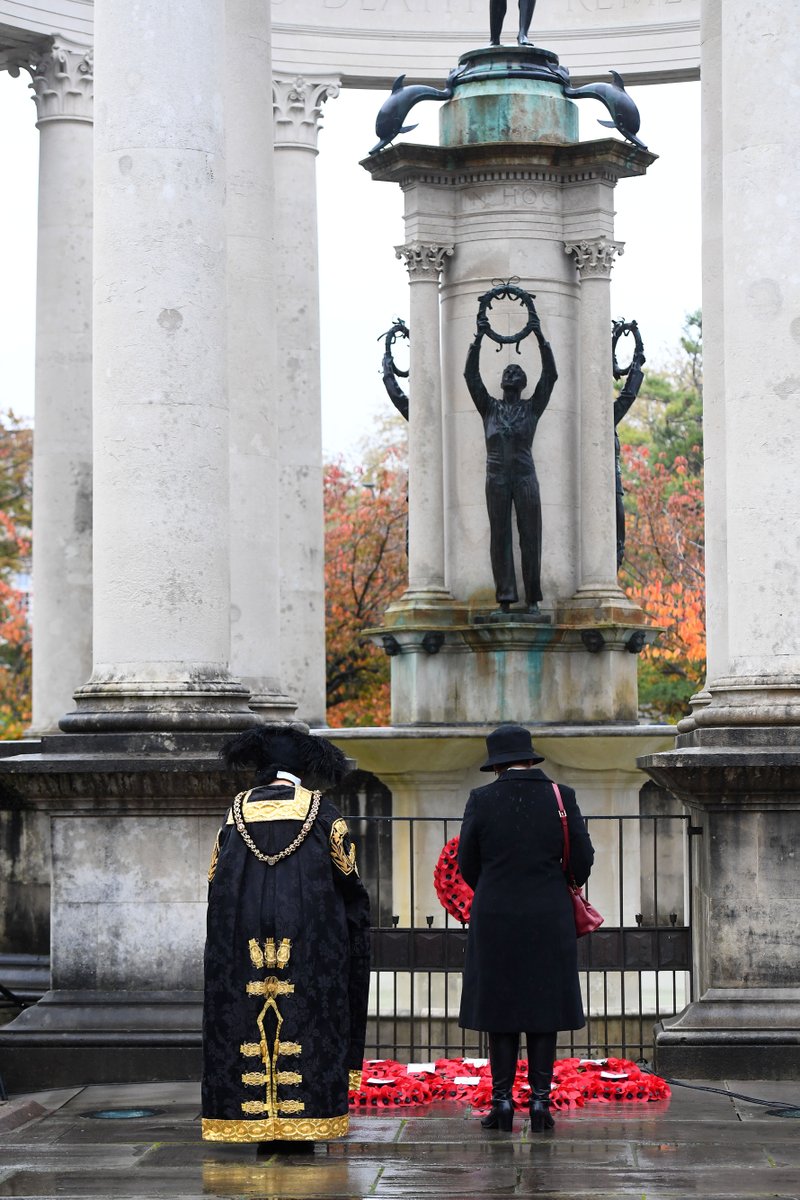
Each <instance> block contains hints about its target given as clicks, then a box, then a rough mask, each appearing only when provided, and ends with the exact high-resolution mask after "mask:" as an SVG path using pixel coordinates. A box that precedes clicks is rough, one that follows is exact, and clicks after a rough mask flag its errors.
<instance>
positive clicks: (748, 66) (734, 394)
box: [642, 0, 800, 1079]
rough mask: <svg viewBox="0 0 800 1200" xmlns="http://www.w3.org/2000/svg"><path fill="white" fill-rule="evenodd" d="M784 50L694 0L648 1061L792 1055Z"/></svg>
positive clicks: (793, 475) (792, 343) (719, 8)
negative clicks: (691, 659)
mask: <svg viewBox="0 0 800 1200" xmlns="http://www.w3.org/2000/svg"><path fill="white" fill-rule="evenodd" d="M798 54H800V28H798V25H797V21H796V14H795V10H794V7H793V6H792V5H789V4H779V3H768V4H765V5H761V6H759V7H754V6H752V5H750V4H746V3H745V2H744V0H725V2H724V4H723V3H722V0H706V3H705V4H704V13H703V71H702V78H703V116H704V143H705V146H706V148H707V149H708V148H712V153H710V154H708V155H704V161H703V170H704V175H703V187H704V208H703V216H704V226H705V227H704V248H703V275H704V280H703V292H704V295H703V302H704V310H705V306H706V302H708V310H709V320H708V323H707V324H706V325H705V328H704V342H705V351H706V358H707V361H708V363H709V368H710V370H709V375H708V381H707V386H706V391H705V395H704V410H705V426H706V436H707V437H708V441H707V443H706V541H707V546H708V557H707V572H706V583H707V591H708V605H707V621H708V645H709V657H708V676H707V688H706V693H705V694H702V693H701V695H700V696H699V697H697V698H696V701H695V705H694V711H693V713H692V716H691V717H690V718H689V719H688V720H686V721H685V722H682V723H681V726H680V728H681V734H680V736H679V737H678V741H677V746H676V749H675V750H674V751H672V752H670V753H667V754H659V755H654V756H651V757H649V758H645V759H643V760H642V765H643V766H644V767H645V768H646V769H647V770H648V771H649V772H650V774H651V775H652V776H653V777H654V778H655V779H656V781H657V782H660V783H662V784H663V785H664V786H665V787H668V788H669V789H670V791H672V792H673V793H674V794H676V795H677V796H679V797H680V798H681V799H682V800H683V801H684V802H685V803H686V804H687V806H688V807H689V810H690V812H691V815H692V823H693V825H694V826H695V828H696V830H697V832H698V836H697V837H696V838H695V839H694V914H695V931H694V945H695V958H696V983H695V998H694V1002H693V1003H692V1004H690V1005H689V1007H688V1008H687V1009H686V1010H685V1011H684V1012H683V1013H682V1014H681V1015H680V1016H679V1017H677V1018H675V1019H674V1020H670V1021H665V1022H664V1023H663V1025H662V1026H661V1027H660V1028H659V1029H658V1032H657V1037H656V1056H657V1064H658V1066H659V1069H661V1070H663V1071H665V1072H667V1073H673V1074H679V1073H689V1074H693V1075H695V1076H702V1077H704V1078H709V1077H710V1076H711V1075H713V1076H714V1077H715V1078H719V1077H721V1076H722V1075H727V1076H728V1077H733V1078H740V1079H747V1078H751V1079H752V1078H761V1079H764V1078H782V1077H783V1078H796V1075H797V1072H798V1070H800V988H799V987H798V976H797V937H796V930H797V927H798V921H800V873H798V870H797V851H798V846H799V845H800V753H799V752H798V744H799V742H800V624H798V620H797V593H798V586H799V585H800V569H799V568H798V561H799V560H798V535H797V531H798V528H800V488H798V484H797V462H798V458H799V457H800V435H799V434H798V425H797V406H798V400H800V379H799V378H798V371H797V348H798V341H800V275H798V272H797V269H796V262H797V259H798V255H800V226H799V225H798V222H797V218H796V204H795V203H794V197H796V196H797V194H798V189H800V134H799V133H798V129H797V123H796V122H795V121H794V120H793V119H792V117H793V114H792V109H791V102H790V99H789V93H788V92H781V91H780V89H777V91H776V90H775V89H764V87H763V80H764V79H765V78H771V77H776V75H777V74H778V73H780V72H781V71H782V70H785V68H786V66H787V65H788V64H790V63H794V62H796V61H797V57H798ZM776 97H777V99H776ZM777 248H779V251H778V252H776V249H777Z"/></svg>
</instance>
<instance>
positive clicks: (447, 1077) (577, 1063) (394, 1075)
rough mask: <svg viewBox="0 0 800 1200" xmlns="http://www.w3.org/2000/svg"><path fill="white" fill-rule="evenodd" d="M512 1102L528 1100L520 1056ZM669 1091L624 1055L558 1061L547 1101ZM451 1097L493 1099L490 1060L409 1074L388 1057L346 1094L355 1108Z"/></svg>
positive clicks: (574, 1102)
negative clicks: (359, 1085)
mask: <svg viewBox="0 0 800 1200" xmlns="http://www.w3.org/2000/svg"><path fill="white" fill-rule="evenodd" d="M431 1066H432V1067H433V1070H430V1069H429V1068H430V1067H431ZM513 1096H514V1105H515V1107H516V1108H519V1109H525V1108H527V1106H528V1104H529V1102H530V1087H529V1085H528V1063H527V1061H526V1060H525V1059H521V1060H520V1062H519V1063H518V1065H517V1074H516V1078H515V1080H514V1090H513ZM669 1096H670V1089H669V1086H668V1084H667V1083H665V1081H664V1080H663V1079H660V1078H659V1076H658V1075H650V1074H648V1073H647V1072H644V1071H642V1070H640V1069H639V1067H637V1066H636V1064H635V1063H633V1062H630V1061H629V1060H628V1059H625V1058H607V1059H591V1060H590V1059H580V1058H562V1059H558V1060H557V1062H556V1064H555V1066H554V1068H553V1086H552V1091H551V1093H550V1103H551V1105H552V1106H553V1108H559V1109H567V1108H583V1107H584V1105H586V1104H589V1103H597V1104H611V1103H614V1102H615V1101H620V1100H633V1101H637V1102H639V1103H646V1102H648V1101H651V1100H668V1099H669ZM447 1100H449V1101H452V1102H454V1103H456V1104H469V1105H471V1107H472V1108H475V1109H482V1108H488V1107H489V1105H490V1104H491V1100H492V1073H491V1070H490V1068H489V1065H488V1063H484V1062H482V1061H480V1060H478V1061H477V1062H476V1061H474V1060H472V1059H463V1058H440V1059H438V1060H437V1061H436V1062H435V1063H431V1064H426V1069H425V1070H421V1071H412V1072H409V1071H408V1068H407V1067H406V1066H405V1065H404V1064H403V1063H399V1062H396V1061H395V1060H394V1059H390V1058H386V1059H380V1060H377V1061H376V1060H373V1061H371V1062H370V1061H367V1062H365V1063H364V1070H363V1074H362V1084H361V1088H360V1089H359V1090H358V1091H351V1092H350V1104H351V1105H353V1106H359V1107H368V1106H373V1107H380V1108H389V1107H395V1106H401V1105H405V1106H414V1107H420V1106H422V1105H426V1104H435V1103H441V1102H442V1101H447Z"/></svg>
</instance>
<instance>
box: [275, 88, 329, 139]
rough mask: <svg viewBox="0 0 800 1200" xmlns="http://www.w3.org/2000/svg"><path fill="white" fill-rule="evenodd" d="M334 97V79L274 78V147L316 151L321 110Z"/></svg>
mask: <svg viewBox="0 0 800 1200" xmlns="http://www.w3.org/2000/svg"><path fill="white" fill-rule="evenodd" d="M338 95H339V80H338V79H332V78H327V79H323V78H319V77H313V78H312V77H306V76H303V75H295V76H293V77H288V76H280V75H276V76H275V77H274V78H273V80H272V105H273V111H274V114H275V145H276V146H296V147H300V148H302V149H307V150H316V148H317V133H318V131H319V127H320V123H321V118H322V106H323V104H324V103H325V101H326V100H332V99H335V98H336V96H338Z"/></svg>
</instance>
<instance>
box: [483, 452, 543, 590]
mask: <svg viewBox="0 0 800 1200" xmlns="http://www.w3.org/2000/svg"><path fill="white" fill-rule="evenodd" d="M486 508H487V509H488V512H489V535H490V543H489V553H490V556H491V560H492V575H493V576H494V587H495V595H496V597H497V603H498V604H514V603H515V602H516V600H517V599H518V593H517V577H516V573H515V571H514V545H513V541H512V534H511V510H512V508H514V509H515V510H516V514H517V529H518V530H519V548H520V554H521V557H522V586H523V587H524V589H525V601H526V603H527V604H528V605H529V606H530V605H532V604H538V603H539V601H540V600H541V598H542V582H541V575H542V502H541V499H540V497H539V480H538V479H537V478H536V473H535V472H534V471H530V472H529V473H527V474H525V475H522V476H521V477H516V478H511V479H508V478H505V479H495V478H494V477H492V476H491V475H487V477H486Z"/></svg>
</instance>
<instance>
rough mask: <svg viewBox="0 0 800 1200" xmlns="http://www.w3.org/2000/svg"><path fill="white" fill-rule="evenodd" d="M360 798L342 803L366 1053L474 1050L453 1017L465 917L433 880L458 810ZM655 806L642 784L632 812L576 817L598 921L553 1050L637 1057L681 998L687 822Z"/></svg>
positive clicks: (583, 950) (423, 1055) (686, 989)
mask: <svg viewBox="0 0 800 1200" xmlns="http://www.w3.org/2000/svg"><path fill="white" fill-rule="evenodd" d="M378 786H379V787H380V785H378ZM362 796H363V794H362ZM343 799H344V798H343ZM366 799H367V798H366V797H363V799H362V803H361V804H358V807H360V808H361V812H355V811H353V810H354V808H355V807H356V804H353V801H354V800H355V797H354V796H353V795H352V794H351V796H350V797H348V800H349V801H350V804H349V805H347V806H346V807H347V808H348V809H349V811H348V813H347V819H348V824H349V825H350V828H351V831H352V834H353V836H354V838H355V840H356V843H357V846H358V860H359V868H360V871H361V875H362V878H363V879H364V882H365V883H366V885H367V887H368V889H369V892H370V896H371V900H372V911H373V920H374V922H375V924H374V927H373V930H372V949H373V975H372V991H371V998H370V1021H369V1029H368V1041H367V1056H368V1057H370V1058H376V1059H379V1058H397V1059H400V1060H401V1061H412V1062H416V1061H425V1062H427V1061H431V1060H435V1059H436V1058H439V1057H456V1056H460V1057H480V1058H482V1057H485V1056H486V1045H485V1038H484V1036H483V1035H481V1034H479V1033H474V1032H472V1031H469V1030H462V1029H460V1028H459V1027H458V1007H459V999H460V990H461V971H462V967H463V961H464V949H465V945H466V937H467V934H466V929H465V928H464V927H462V926H461V925H459V924H458V922H456V921H454V920H453V919H452V917H450V916H449V915H448V914H447V913H446V912H445V910H444V909H443V908H442V907H441V905H440V904H439V902H438V900H437V898H436V894H435V891H434V887H433V869H434V866H435V863H436V861H437V859H438V856H439V853H440V851H441V848H442V846H443V845H444V844H445V842H447V841H448V840H449V839H450V838H451V837H452V836H453V835H454V834H456V833H458V831H459V827H460V819H459V818H456V817H453V818H445V817H403V816H395V815H390V814H389V812H384V814H383V815H375V808H376V807H377V808H378V809H380V808H384V810H385V809H388V808H390V806H391V797H390V796H389V795H388V792H386V793H385V795H371V796H370V797H369V802H368V804H367V803H364V800H366ZM356 803H357V802H356ZM366 807H369V808H370V810H371V811H370V813H369V815H367V814H366V813H365V811H364V809H365V808H366ZM670 807H672V808H674V807H675V802H674V801H671V802H670ZM648 809H650V811H648ZM664 809H665V797H664V794H663V793H660V794H656V793H655V792H654V793H653V794H652V795H651V796H650V797H649V799H648V796H647V789H644V790H643V794H642V800H641V803H640V813H639V814H638V815H635V816H634V815H631V816H592V817H588V818H587V819H586V822H587V826H588V829H589V833H590V835H591V837H592V841H593V842H594V845H595V851H596V859H595V869H594V872H593V875H592V878H591V880H590V882H589V885H588V887H587V888H586V893H587V895H588V896H589V897H590V898H591V899H592V901H593V903H594V904H595V905H596V906H597V907H598V908H599V909H600V911H601V912H602V913H603V915H604V916H605V924H604V925H603V927H602V929H600V930H598V931H597V932H596V933H594V934H591V935H590V936H588V937H586V938H583V939H581V941H580V942H579V943H578V963H579V969H580V976H581V987H582V991H583V999H584V1008H585V1011H586V1013H587V1025H586V1027H585V1028H584V1029H582V1030H578V1031H574V1032H572V1033H569V1034H562V1035H561V1036H560V1049H559V1053H560V1054H562V1055H566V1054H570V1055H577V1056H580V1057H586V1058H594V1057H601V1056H606V1055H615V1056H619V1057H624V1058H640V1057H643V1058H649V1057H650V1056H651V1052H652V1031H653V1025H654V1023H655V1022H656V1021H658V1020H660V1019H662V1018H663V1017H666V1016H671V1015H673V1014H674V1013H677V1012H679V1011H680V1010H681V1009H682V1008H683V1007H684V1006H685V1005H686V1004H687V1003H688V1002H689V1000H690V999H691V971H692V946H691V907H690V906H691V855H690V854H689V838H690V834H691V833H692V832H694V831H693V830H692V829H691V826H690V824H689V821H688V818H687V817H686V816H684V815H682V814H676V813H674V812H670V811H668V810H667V811H663V810H664Z"/></svg>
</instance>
